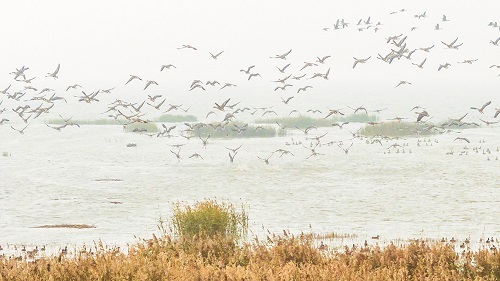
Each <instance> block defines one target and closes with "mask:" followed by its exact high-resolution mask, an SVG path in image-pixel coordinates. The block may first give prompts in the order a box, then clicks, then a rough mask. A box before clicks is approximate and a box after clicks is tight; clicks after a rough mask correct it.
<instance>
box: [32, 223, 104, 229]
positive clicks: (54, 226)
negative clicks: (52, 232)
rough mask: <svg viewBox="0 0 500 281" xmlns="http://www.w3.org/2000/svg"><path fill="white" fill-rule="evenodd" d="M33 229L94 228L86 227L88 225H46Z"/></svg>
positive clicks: (91, 226)
mask: <svg viewBox="0 0 500 281" xmlns="http://www.w3.org/2000/svg"><path fill="white" fill-rule="evenodd" d="M33 228H76V229H84V228H95V226H93V225H88V224H47V225H41V226H35V227H33Z"/></svg>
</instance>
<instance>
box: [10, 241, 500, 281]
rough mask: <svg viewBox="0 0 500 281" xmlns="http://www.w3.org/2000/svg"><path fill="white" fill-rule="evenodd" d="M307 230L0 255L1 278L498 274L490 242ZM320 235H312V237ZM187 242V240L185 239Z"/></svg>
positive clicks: (455, 277)
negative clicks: (379, 240) (385, 241)
mask: <svg viewBox="0 0 500 281" xmlns="http://www.w3.org/2000/svg"><path fill="white" fill-rule="evenodd" d="M314 242H315V240H314V238H313V235H311V234H302V235H299V236H293V235H290V234H289V233H287V232H284V235H282V236H277V235H270V236H268V237H267V238H266V239H265V241H260V240H259V239H257V238H254V241H252V242H251V243H244V244H242V245H239V246H237V245H234V241H233V240H228V239H225V238H224V237H222V238H221V239H217V238H214V237H212V238H203V239H202V238H199V239H190V240H189V241H186V240H183V239H181V238H179V239H174V238H171V237H170V236H168V235H162V236H161V237H160V238H157V237H156V236H155V235H153V237H152V238H151V239H148V240H142V241H140V242H138V243H137V244H135V245H133V246H130V248H129V249H128V252H127V253H123V252H120V251H119V250H118V249H115V248H107V247H104V246H102V244H96V245H94V247H93V248H92V249H91V250H90V249H87V250H86V251H80V252H77V253H75V254H74V255H71V256H69V255H68V256H66V255H63V254H61V255H58V256H57V255H56V256H50V257H41V258H38V259H36V260H35V261H32V262H27V261H25V260H18V259H15V258H9V257H0V280H499V279H500V253H499V252H498V251H497V250H496V249H494V250H489V249H487V248H482V249H480V250H478V251H464V252H462V253H457V252H456V251H455V248H454V245H453V244H448V243H428V242H425V241H413V242H410V243H409V244H407V245H401V246H396V245H393V244H391V245H389V246H386V247H383V248H382V247H379V246H367V247H359V246H353V247H347V246H346V247H345V248H343V249H341V250H335V251H333V250H327V249H320V248H319V247H318V246H316V245H315V243H314ZM316 242H317V241H316ZM186 243H188V244H186Z"/></svg>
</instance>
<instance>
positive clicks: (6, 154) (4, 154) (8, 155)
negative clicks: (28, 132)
mask: <svg viewBox="0 0 500 281" xmlns="http://www.w3.org/2000/svg"><path fill="white" fill-rule="evenodd" d="M2 156H3V157H10V152H7V151H4V152H2Z"/></svg>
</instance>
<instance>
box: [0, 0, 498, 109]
mask: <svg viewBox="0 0 500 281" xmlns="http://www.w3.org/2000/svg"><path fill="white" fill-rule="evenodd" d="M403 8H404V9H406V10H407V11H406V12H398V13H396V14H393V15H390V13H391V12H393V11H399V10H401V9H403ZM0 9H1V10H2V11H4V12H3V15H2V17H0V24H1V26H3V28H2V29H1V31H0V33H1V35H2V37H1V38H2V41H3V42H2V44H1V52H0V62H1V64H0V88H2V89H3V88H4V87H6V86H8V85H9V84H11V83H12V76H10V75H9V74H8V73H9V72H11V71H14V69H15V68H19V67H21V66H22V65H27V66H29V67H30V69H29V70H28V71H27V75H28V77H35V76H36V77H37V78H36V79H35V80H34V82H33V85H34V86H36V87H52V88H54V89H56V90H57V91H58V92H59V93H61V94H64V92H65V89H66V87H67V86H68V85H71V84H75V83H79V84H81V85H83V86H84V89H83V90H85V91H87V92H92V91H96V90H98V89H106V88H112V87H116V89H115V91H114V92H113V96H111V97H109V100H110V101H112V100H114V99H116V98H122V99H128V100H131V101H133V102H140V101H142V100H144V98H145V97H146V94H163V95H164V96H165V97H167V98H168V101H169V102H172V103H184V104H189V105H193V112H195V113H198V114H200V115H204V114H205V113H206V112H208V110H209V109H208V108H210V107H211V106H212V105H213V101H215V100H217V99H218V100H221V99H223V97H233V98H234V99H238V100H243V101H245V102H246V103H247V105H248V106H266V105H267V106H269V105H273V104H274V105H276V106H279V104H280V98H279V96H282V95H283V94H282V93H279V92H275V91H274V88H275V86H276V83H271V82H270V81H271V80H276V79H279V78H282V77H284V74H281V73H279V72H278V71H277V69H276V67H283V66H284V65H286V64H287V63H291V66H290V67H289V68H288V71H287V75H288V74H294V75H300V74H303V73H307V76H306V77H309V76H311V75H312V74H313V73H315V72H322V73H324V72H326V70H327V69H328V68H331V73H330V78H329V80H327V81H326V80H324V79H319V80H317V79H313V80H303V81H294V82H295V83H291V84H294V87H293V88H292V89H288V91H287V92H286V93H285V94H286V95H288V96H290V95H293V94H295V92H296V89H297V88H298V87H302V86H305V85H313V86H314V88H313V89H311V90H309V91H308V92H307V94H305V95H304V96H303V98H302V99H300V98H299V99H297V101H298V102H297V103H298V104H300V106H305V105H307V107H308V108H321V109H323V110H325V109H326V108H341V107H346V106H347V105H350V106H353V107H354V106H360V105H364V106H366V107H370V108H372V109H374V108H380V107H389V108H390V109H391V116H393V115H397V114H398V113H399V114H408V108H407V107H408V106H411V107H412V106H413V105H417V104H418V105H424V106H427V108H428V111H429V113H430V114H431V115H434V116H437V117H441V118H446V117H447V116H453V115H458V114H461V113H463V112H464V111H465V110H467V109H468V107H469V106H473V105H475V104H477V106H479V105H481V104H483V103H484V102H485V101H486V100H490V99H494V98H495V97H496V96H497V95H498V89H499V86H500V77H497V75H498V74H499V73H500V72H499V71H498V70H497V69H496V68H495V69H490V68H489V67H490V66H491V65H492V64H500V54H499V53H500V47H498V46H494V45H493V44H490V43H489V41H490V40H495V39H496V38H498V37H499V36H500V32H499V28H492V27H490V26H487V25H488V23H489V22H495V21H497V22H500V18H499V17H498V12H497V11H499V10H500V3H499V2H498V1H481V4H478V3H477V2H475V1H454V2H453V5H450V2H449V1H377V3H366V1H348V2H346V1H314V2H312V3H311V2H305V1H272V2H271V3H270V2H268V1H258V2H251V3H249V2H247V1H215V2H213V1H211V2H207V1H147V2H139V1H84V2H81V1H43V2H41V1H8V2H2V3H1V4H0ZM424 11H425V12H426V14H427V15H428V16H427V17H426V18H421V19H418V18H415V17H414V15H416V14H421V13H423V12H424ZM444 14H445V15H446V16H447V17H448V18H449V19H450V21H449V22H442V21H441V17H442V15H444ZM369 16H370V17H371V21H372V22H373V24H372V25H374V24H376V23H378V22H380V23H381V24H382V25H380V26H378V28H380V30H379V31H378V32H376V33H375V32H374V31H373V27H372V28H371V29H366V30H363V31H362V32H360V31H358V30H357V28H358V27H359V26H357V25H356V23H357V22H358V20H359V19H363V20H366V19H367V18H368V17H369ZM337 19H345V21H346V22H348V23H349V26H348V27H347V28H346V29H342V30H333V25H334V24H335V22H336V20H337ZM436 23H439V24H440V25H441V27H442V28H443V29H442V30H438V31H436V30H434V25H435V24H436ZM365 26H366V25H365ZM324 27H329V28H330V30H328V31H324V30H323V28H324ZM411 27H418V29H416V30H414V31H410V29H411ZM401 33H402V34H403V36H408V37H407V41H406V42H407V44H408V48H409V49H418V48H420V47H429V46H431V45H435V47H434V48H433V49H432V50H431V52H430V53H425V52H423V51H417V52H415V54H414V55H413V56H412V60H411V61H410V60H406V59H401V60H398V61H394V62H393V63H392V64H387V63H385V62H383V61H381V60H379V59H377V58H376V57H377V54H382V55H386V54H387V53H389V52H390V50H391V48H395V47H394V46H393V45H390V44H387V43H386V40H385V39H386V38H387V37H389V36H393V35H399V34H401ZM457 37H458V38H459V40H458V43H462V42H463V43H464V44H463V46H461V47H460V48H459V49H458V50H450V49H447V48H446V47H445V46H444V45H443V44H442V43H441V42H440V41H444V42H447V43H448V42H451V41H453V40H454V39H455V38H457ZM183 44H190V45H193V46H194V47H196V48H197V49H198V50H197V51H194V50H191V49H182V50H179V49H178V48H179V47H181V46H182V45H183ZM290 49H292V52H291V54H290V55H289V56H288V57H287V60H280V59H271V58H270V56H275V55H277V54H282V53H285V52H287V51H288V50H290ZM220 51H224V53H223V54H222V55H220V57H219V58H218V59H217V60H214V59H212V58H211V56H210V54H209V52H212V53H214V54H216V53H218V52H220ZM326 55H331V56H332V57H331V58H330V59H328V60H327V61H326V63H325V64H324V65H321V64H320V65H319V66H317V67H314V69H313V68H309V69H305V70H303V71H300V69H301V68H302V66H303V62H306V61H307V62H314V61H315V60H316V57H322V56H326ZM369 56H371V59H370V60H369V61H368V62H367V63H366V64H363V65H358V66H357V67H356V68H355V69H353V68H352V65H353V62H354V60H353V57H357V58H366V57H369ZM424 58H427V62H426V65H425V67H424V69H418V68H417V67H415V66H413V65H411V63H420V62H421V61H422V60H423V59H424ZM465 59H478V61H477V62H475V63H474V64H472V65H469V64H457V62H461V61H463V60H465ZM445 62H449V63H450V64H451V67H450V69H445V70H441V71H439V72H438V71H437V68H438V66H439V64H444V63H445ZM59 63H60V64H61V71H60V73H59V79H58V80H55V81H54V80H53V79H51V78H46V77H44V76H45V74H46V73H48V72H52V71H53V70H54V69H55V68H56V66H57V64H59ZM163 64H174V65H175V66H176V67H177V69H171V70H168V71H167V70H164V71H163V72H160V67H161V65H163ZM250 65H256V67H255V68H254V71H255V72H258V73H260V74H261V75H262V78H260V77H256V78H253V79H252V80H250V81H248V80H247V75H244V74H243V73H242V72H240V71H239V70H240V69H243V68H246V67H248V66H250ZM132 74H134V75H138V76H140V77H141V78H142V79H143V80H144V81H145V80H155V81H157V82H158V84H159V85H158V86H156V87H150V88H148V89H147V90H146V91H144V90H143V87H144V83H130V84H128V85H127V86H125V85H124V84H125V82H126V81H127V80H128V78H129V75H132ZM194 79H200V80H202V81H206V80H214V79H216V80H218V81H219V82H221V83H223V82H229V83H233V84H236V85H238V86H237V87H233V88H231V89H225V90H222V91H218V89H219V87H217V88H214V89H211V90H208V89H207V91H205V92H200V91H189V87H190V84H191V82H192V81H193V80H194ZM320 80H321V81H320ZM400 80H405V81H409V82H411V83H412V85H405V86H401V87H397V88H396V87H395V86H396V85H397V84H398V82H399V81H400ZM14 84H16V83H15V82H14ZM77 93H78V91H75V92H73V93H72V94H68V93H65V94H66V96H70V97H71V96H72V95H77ZM471 103H472V104H471ZM444 104H445V105H446V107H445V108H446V110H445V109H443V105H444ZM297 106H298V105H297ZM98 107H99V110H95V112H94V109H95V108H98ZM102 107H103V105H101V106H87V107H83V108H82V105H81V104H78V103H74V102H73V103H71V102H70V105H67V106H59V108H58V109H56V110H54V112H56V111H58V112H65V110H67V109H68V108H70V109H71V112H75V110H76V112H77V113H79V114H82V116H86V117H90V116H88V115H86V114H85V112H93V114H94V113H95V114H97V113H98V112H99V111H100V110H101V109H102ZM411 107H410V108H411ZM89 115H90V114H89Z"/></svg>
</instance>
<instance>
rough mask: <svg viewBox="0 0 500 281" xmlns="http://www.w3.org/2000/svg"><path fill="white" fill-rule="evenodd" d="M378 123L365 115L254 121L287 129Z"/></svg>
mask: <svg viewBox="0 0 500 281" xmlns="http://www.w3.org/2000/svg"><path fill="white" fill-rule="evenodd" d="M376 121H378V116H376V115H368V114H365V113H361V114H351V115H346V116H343V115H341V116H334V117H330V118H327V119H325V118H314V117H310V116H295V117H279V118H265V119H257V120H255V123H256V124H276V123H278V124H280V125H281V126H286V127H287V128H295V127H297V128H300V129H304V128H307V127H310V126H315V127H318V128H319V127H331V126H332V124H333V123H337V122H353V123H367V122H376Z"/></svg>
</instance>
